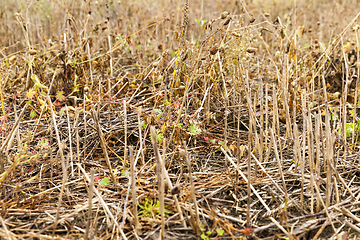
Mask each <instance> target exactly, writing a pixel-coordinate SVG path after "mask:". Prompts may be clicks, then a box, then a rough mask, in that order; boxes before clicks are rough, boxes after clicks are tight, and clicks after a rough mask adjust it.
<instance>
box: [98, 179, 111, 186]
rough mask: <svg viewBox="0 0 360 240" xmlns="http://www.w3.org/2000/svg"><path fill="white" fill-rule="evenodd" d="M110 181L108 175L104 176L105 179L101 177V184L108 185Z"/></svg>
mask: <svg viewBox="0 0 360 240" xmlns="http://www.w3.org/2000/svg"><path fill="white" fill-rule="evenodd" d="M109 182H110V180H109V178H108V177H104V178H103V179H101V181H100V185H101V186H103V187H104V186H106V185H108V184H109Z"/></svg>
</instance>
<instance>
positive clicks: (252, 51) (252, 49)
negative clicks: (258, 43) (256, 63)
mask: <svg viewBox="0 0 360 240" xmlns="http://www.w3.org/2000/svg"><path fill="white" fill-rule="evenodd" d="M246 51H247V52H248V53H256V51H257V48H253V47H248V48H247V49H246Z"/></svg>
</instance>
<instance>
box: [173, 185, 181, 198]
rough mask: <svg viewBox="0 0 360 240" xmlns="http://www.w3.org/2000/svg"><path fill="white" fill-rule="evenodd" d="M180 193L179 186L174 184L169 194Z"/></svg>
mask: <svg viewBox="0 0 360 240" xmlns="http://www.w3.org/2000/svg"><path fill="white" fill-rule="evenodd" d="M179 193H180V186H179V185H176V186H174V187H173V189H171V195H173V196H174V195H178V194H179Z"/></svg>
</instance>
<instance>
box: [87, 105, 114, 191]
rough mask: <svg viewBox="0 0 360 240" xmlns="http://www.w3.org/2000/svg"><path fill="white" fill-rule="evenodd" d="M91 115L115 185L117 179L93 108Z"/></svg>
mask: <svg viewBox="0 0 360 240" xmlns="http://www.w3.org/2000/svg"><path fill="white" fill-rule="evenodd" d="M91 115H92V118H93V120H94V123H95V128H96V131H97V134H98V136H99V139H100V143H101V148H102V150H103V153H104V157H105V160H106V164H107V166H108V168H109V172H110V175H111V178H112V180H113V182H114V184H115V185H117V180H116V177H115V174H114V171H113V170H112V167H111V163H110V159H109V155H108V152H107V149H106V144H105V140H104V135H103V133H102V131H101V127H100V123H99V119H98V117H97V116H96V114H95V111H94V110H92V111H91Z"/></svg>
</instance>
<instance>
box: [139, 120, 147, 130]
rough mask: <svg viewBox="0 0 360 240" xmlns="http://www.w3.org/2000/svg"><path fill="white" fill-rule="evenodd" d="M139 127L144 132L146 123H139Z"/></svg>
mask: <svg viewBox="0 0 360 240" xmlns="http://www.w3.org/2000/svg"><path fill="white" fill-rule="evenodd" d="M140 127H141V130H144V129H145V128H146V123H145V121H142V122H141V125H140Z"/></svg>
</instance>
